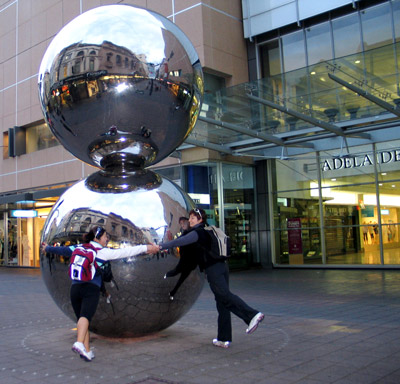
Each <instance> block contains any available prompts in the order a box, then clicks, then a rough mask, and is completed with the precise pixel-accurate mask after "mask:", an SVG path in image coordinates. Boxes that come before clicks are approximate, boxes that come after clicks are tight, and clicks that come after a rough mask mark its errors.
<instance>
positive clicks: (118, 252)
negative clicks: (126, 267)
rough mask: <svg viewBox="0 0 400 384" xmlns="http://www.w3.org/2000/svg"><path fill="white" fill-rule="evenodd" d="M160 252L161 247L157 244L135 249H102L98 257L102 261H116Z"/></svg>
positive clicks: (139, 246)
mask: <svg viewBox="0 0 400 384" xmlns="http://www.w3.org/2000/svg"><path fill="white" fill-rule="evenodd" d="M158 251H159V247H158V245H155V244H148V245H135V246H133V247H126V248H119V249H111V248H102V249H100V250H99V251H98V252H97V257H98V258H99V259H102V260H116V259H124V258H126V257H132V256H137V255H140V254H142V253H147V254H149V253H157V252H158Z"/></svg>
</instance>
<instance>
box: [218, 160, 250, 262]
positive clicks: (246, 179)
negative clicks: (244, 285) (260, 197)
mask: <svg viewBox="0 0 400 384" xmlns="http://www.w3.org/2000/svg"><path fill="white" fill-rule="evenodd" d="M222 182H223V188H224V191H223V193H224V219H225V221H224V224H225V232H226V233H227V234H228V235H229V237H230V239H231V242H232V257H231V259H230V260H229V266H230V267H231V268H242V267H247V266H248V265H249V264H250V262H251V260H252V257H251V255H252V250H253V245H252V242H251V237H252V236H251V235H252V234H254V233H255V232H256V228H255V223H256V222H257V220H256V210H255V206H254V178H253V168H252V167H246V166H241V165H231V164H222ZM253 251H254V252H255V250H253Z"/></svg>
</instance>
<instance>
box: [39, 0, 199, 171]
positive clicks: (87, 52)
mask: <svg viewBox="0 0 400 384" xmlns="http://www.w3.org/2000/svg"><path fill="white" fill-rule="evenodd" d="M38 80H39V99H40V104H41V107H42V111H43V114H44V116H45V119H46V121H47V123H48V125H49V127H50V129H51V130H52V132H53V134H54V135H55V136H56V137H57V139H58V140H59V141H60V142H61V144H62V145H63V146H64V147H65V148H66V149H67V150H68V151H70V152H71V153H72V154H73V155H74V156H76V157H77V158H79V159H81V160H83V161H85V162H86V163H89V164H92V165H94V166H97V167H100V168H103V169H105V168H108V167H109V166H110V165H112V166H113V167H114V168H115V167H116V166H117V165H118V164H122V165H121V166H122V167H124V168H126V167H127V165H129V164H132V165H133V166H138V165H139V166H148V165H151V164H154V163H156V162H158V161H160V160H162V159H163V158H165V157H167V156H168V155H169V154H170V153H171V152H173V151H174V150H175V149H176V148H177V147H178V146H179V145H180V144H181V143H182V142H183V141H184V139H185V138H186V137H187V135H188V134H189V133H190V131H191V129H192V128H193V126H194V124H195V122H196V119H197V116H198V113H199V110H200V107H201V98H202V94H203V75H202V70H201V65H200V62H199V59H198V56H197V54H196V51H195V49H194V47H193V45H192V44H191V42H190V41H189V40H188V38H187V37H186V36H185V34H184V33H183V32H182V31H181V30H180V29H179V28H178V27H177V26H176V25H175V24H173V23H172V22H171V21H169V20H168V19H166V18H165V17H163V16H161V15H159V14H157V13H155V12H152V11H149V10H146V9H142V8H137V7H134V6H131V5H121V4H120V5H107V6H102V7H98V8H94V9H92V10H90V11H87V12H85V13H83V14H81V15H80V16H78V17H76V18H75V19H74V20H72V21H71V22H70V23H69V24H67V25H66V26H64V27H63V28H62V29H61V31H60V32H59V33H58V34H57V35H56V36H55V38H54V39H53V41H52V42H51V43H50V45H49V47H48V48H47V50H46V53H45V55H44V57H43V60H42V63H41V65H40V69H39V79H38Z"/></svg>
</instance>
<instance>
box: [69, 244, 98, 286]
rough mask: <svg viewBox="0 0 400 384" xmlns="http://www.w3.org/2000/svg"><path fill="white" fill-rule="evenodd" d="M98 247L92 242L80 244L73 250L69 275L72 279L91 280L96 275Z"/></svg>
mask: <svg viewBox="0 0 400 384" xmlns="http://www.w3.org/2000/svg"><path fill="white" fill-rule="evenodd" d="M96 254H97V249H96V248H95V247H94V246H93V245H92V244H82V245H78V246H77V247H76V248H75V249H74V250H73V252H72V255H71V260H70V264H69V277H70V278H71V279H72V280H78V281H90V280H92V279H93V278H94V276H95V275H96V270H97V263H96V260H95V259H96Z"/></svg>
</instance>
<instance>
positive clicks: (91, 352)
mask: <svg viewBox="0 0 400 384" xmlns="http://www.w3.org/2000/svg"><path fill="white" fill-rule="evenodd" d="M88 356H89V357H90V359H91V360H93V359H94V358H95V357H96V356H95V355H94V352H93V349H91V350H90V351H89V352H88Z"/></svg>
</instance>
